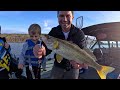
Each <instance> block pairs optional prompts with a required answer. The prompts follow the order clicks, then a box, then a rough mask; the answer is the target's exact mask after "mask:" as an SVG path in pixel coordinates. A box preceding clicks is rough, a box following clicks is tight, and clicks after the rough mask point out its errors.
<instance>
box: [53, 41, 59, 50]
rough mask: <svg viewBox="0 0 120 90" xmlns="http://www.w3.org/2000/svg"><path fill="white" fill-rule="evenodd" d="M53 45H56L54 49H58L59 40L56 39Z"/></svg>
mask: <svg viewBox="0 0 120 90" xmlns="http://www.w3.org/2000/svg"><path fill="white" fill-rule="evenodd" d="M53 47H54V49H57V48H58V47H59V43H58V41H54V44H53Z"/></svg>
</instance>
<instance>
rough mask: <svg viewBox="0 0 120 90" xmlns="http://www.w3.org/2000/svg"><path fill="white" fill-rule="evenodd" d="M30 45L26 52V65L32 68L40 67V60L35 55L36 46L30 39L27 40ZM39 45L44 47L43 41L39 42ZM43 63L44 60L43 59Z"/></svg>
mask: <svg viewBox="0 0 120 90" xmlns="http://www.w3.org/2000/svg"><path fill="white" fill-rule="evenodd" d="M26 42H27V44H28V48H27V50H26V52H25V60H26V62H25V63H26V65H32V66H38V65H39V64H38V60H39V59H38V58H36V57H35V55H34V54H33V47H34V46H35V45H36V44H35V43H34V42H33V41H32V40H30V39H28V40H26ZM37 44H40V45H41V46H42V41H38V42H37ZM41 61H42V58H41Z"/></svg>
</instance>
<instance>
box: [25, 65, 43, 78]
mask: <svg viewBox="0 0 120 90" xmlns="http://www.w3.org/2000/svg"><path fill="white" fill-rule="evenodd" d="M32 71H33V73H34V76H35V79H40V78H41V75H40V74H41V69H40V68H38V67H35V66H32ZM26 75H27V79H33V77H32V74H31V72H30V70H29V66H28V67H26Z"/></svg>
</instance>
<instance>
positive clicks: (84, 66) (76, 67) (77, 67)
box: [70, 60, 88, 69]
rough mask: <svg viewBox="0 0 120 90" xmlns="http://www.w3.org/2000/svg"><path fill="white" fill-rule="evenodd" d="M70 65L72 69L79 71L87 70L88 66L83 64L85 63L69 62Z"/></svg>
mask: <svg viewBox="0 0 120 90" xmlns="http://www.w3.org/2000/svg"><path fill="white" fill-rule="evenodd" d="M70 63H71V64H72V66H73V68H74V69H81V68H85V69H88V65H87V64H85V63H83V64H79V63H77V62H76V61H74V60H70Z"/></svg>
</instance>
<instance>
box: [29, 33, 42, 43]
mask: <svg viewBox="0 0 120 90" xmlns="http://www.w3.org/2000/svg"><path fill="white" fill-rule="evenodd" d="M39 38H40V35H39V34H37V33H36V34H34V35H33V34H30V39H31V40H32V41H33V42H35V43H36V42H37V41H38V40H39Z"/></svg>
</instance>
